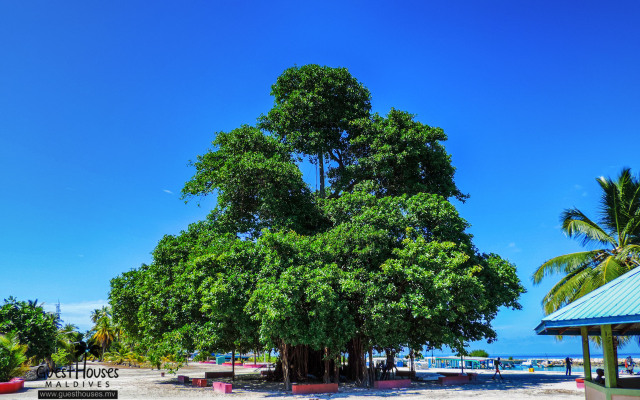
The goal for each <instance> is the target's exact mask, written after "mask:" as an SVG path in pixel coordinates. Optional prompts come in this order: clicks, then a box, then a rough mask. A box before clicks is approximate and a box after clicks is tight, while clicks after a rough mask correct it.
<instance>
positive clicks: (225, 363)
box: [222, 362, 242, 366]
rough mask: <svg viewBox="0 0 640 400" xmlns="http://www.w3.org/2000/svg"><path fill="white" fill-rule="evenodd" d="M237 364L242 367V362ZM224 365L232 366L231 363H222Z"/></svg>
mask: <svg viewBox="0 0 640 400" xmlns="http://www.w3.org/2000/svg"><path fill="white" fill-rule="evenodd" d="M235 364H236V365H240V366H242V363H241V362H236V363H235ZM222 365H231V362H226V363H222Z"/></svg>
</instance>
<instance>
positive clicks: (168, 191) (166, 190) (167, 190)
mask: <svg viewBox="0 0 640 400" xmlns="http://www.w3.org/2000/svg"><path fill="white" fill-rule="evenodd" d="M162 191H163V192H165V193H169V194H173V192H172V191H171V190H169V189H162Z"/></svg>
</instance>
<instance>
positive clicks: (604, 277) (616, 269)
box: [594, 256, 629, 289]
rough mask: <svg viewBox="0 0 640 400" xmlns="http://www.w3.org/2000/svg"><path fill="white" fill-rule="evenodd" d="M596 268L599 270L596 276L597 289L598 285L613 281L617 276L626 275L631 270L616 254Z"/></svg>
mask: <svg viewBox="0 0 640 400" xmlns="http://www.w3.org/2000/svg"><path fill="white" fill-rule="evenodd" d="M596 270H597V271H598V273H597V274H596V278H595V279H596V282H595V283H596V284H597V286H596V287H594V289H597V288H598V287H600V286H603V285H605V284H606V283H607V282H611V281H612V280H614V279H616V278H617V277H619V276H621V275H624V274H625V273H626V272H628V271H629V268H628V267H627V266H626V265H624V264H622V263H620V262H618V260H616V258H615V257H614V256H609V257H607V258H605V259H604V260H603V261H602V262H601V263H600V264H598V266H597V267H596Z"/></svg>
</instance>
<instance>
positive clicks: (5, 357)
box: [0, 333, 29, 382]
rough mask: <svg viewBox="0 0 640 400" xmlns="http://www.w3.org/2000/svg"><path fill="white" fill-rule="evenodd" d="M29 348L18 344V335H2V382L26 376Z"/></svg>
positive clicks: (0, 375)
mask: <svg viewBox="0 0 640 400" xmlns="http://www.w3.org/2000/svg"><path fill="white" fill-rule="evenodd" d="M26 353H27V346H26V345H24V344H20V343H18V337H17V335H15V334H13V333H8V334H6V335H0V382H8V381H10V380H11V378H16V377H19V376H22V375H24V374H25V373H26V372H27V371H28V370H29V367H28V366H27V356H26Z"/></svg>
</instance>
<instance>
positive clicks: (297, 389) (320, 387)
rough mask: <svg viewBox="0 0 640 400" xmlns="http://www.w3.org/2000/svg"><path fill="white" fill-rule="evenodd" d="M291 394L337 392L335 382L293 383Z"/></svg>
mask: <svg viewBox="0 0 640 400" xmlns="http://www.w3.org/2000/svg"><path fill="white" fill-rule="evenodd" d="M291 390H292V391H293V394H307V393H338V384H337V383H304V384H300V383H294V384H293V385H291Z"/></svg>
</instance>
